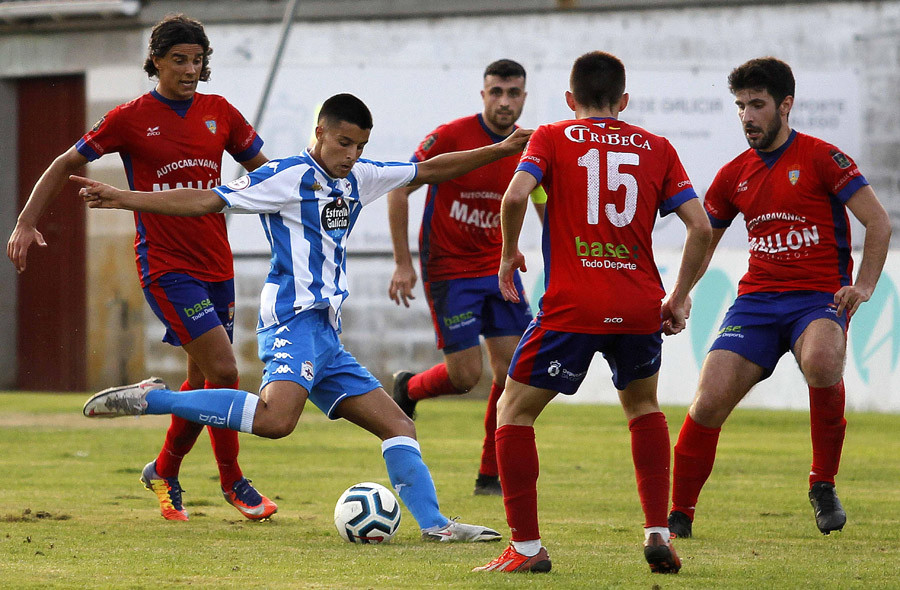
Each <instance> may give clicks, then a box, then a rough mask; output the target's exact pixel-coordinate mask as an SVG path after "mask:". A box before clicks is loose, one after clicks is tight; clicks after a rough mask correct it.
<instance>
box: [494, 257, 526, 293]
mask: <svg viewBox="0 0 900 590" xmlns="http://www.w3.org/2000/svg"><path fill="white" fill-rule="evenodd" d="M519 269H521V271H522V272H527V271H528V269H527V268H525V255H524V254H522V252H520V251H518V250H516V254H515V255H514V256H513V257H512V258H507V257H505V256H504V257H502V258H501V259H500V271H499V272H498V273H497V281H498V283H499V284H500V294H501V295H503V298H504V299H506V300H507V301H512V302H513V303H518V302H519V291H518V289H516V284H515V282H514V281H513V279H514V278H515V276H516V270H519Z"/></svg>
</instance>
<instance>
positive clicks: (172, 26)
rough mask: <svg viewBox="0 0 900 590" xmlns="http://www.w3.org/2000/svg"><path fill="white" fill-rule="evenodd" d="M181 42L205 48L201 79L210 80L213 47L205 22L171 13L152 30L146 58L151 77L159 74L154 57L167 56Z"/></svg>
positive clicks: (146, 66)
mask: <svg viewBox="0 0 900 590" xmlns="http://www.w3.org/2000/svg"><path fill="white" fill-rule="evenodd" d="M180 43H189V44H192V45H199V46H200V47H201V48H202V49H203V67H202V69H201V70H200V81H201V82H206V81H207V80H209V56H210V55H212V47H210V46H209V39H208V38H207V37H206V32H205V31H204V30H203V23H201V22H200V21H198V20H195V19H192V18H190V17H188V16H185V15H183V14H169V15H166V17H165V18H164V19H162V20H161V21H159V22H158V23H156V25H154V27H153V30H152V31H151V32H150V43H149V44H148V46H147V49H148V53H147V59H146V60H144V71H145V72H147V75H148V76H150V77H151V78H152V77H154V76H158V75H159V70H157V69H156V66H155V65H154V64H153V58H154V57H163V56H165V55H166V54H167V53H168V52H169V50H170V49H172V47H173V46H175V45H178V44H180Z"/></svg>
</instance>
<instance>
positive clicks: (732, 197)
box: [704, 131, 868, 295]
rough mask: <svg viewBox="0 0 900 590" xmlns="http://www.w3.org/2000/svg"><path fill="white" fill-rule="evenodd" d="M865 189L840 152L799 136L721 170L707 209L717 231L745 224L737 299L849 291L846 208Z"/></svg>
mask: <svg viewBox="0 0 900 590" xmlns="http://www.w3.org/2000/svg"><path fill="white" fill-rule="evenodd" d="M867 184H868V182H867V181H866V179H865V177H863V175H862V174H861V173H860V171H859V168H857V166H856V164H855V163H854V162H853V160H851V159H850V158H849V157H848V156H846V155H845V154H844V153H843V152H841V151H840V150H838V149H837V148H836V147H834V146H833V145H831V144H829V143H827V142H825V141H822V140H820V139H817V138H815V137H812V136H810V135H804V134H803V133H797V132H796V131H791V135H790V137H789V138H788V140H787V141H786V142H785V144H784V145H783V146H781V147H780V148H778V149H777V150H775V151H772V152H760V151H758V150H755V149H748V150H747V151H745V152H744V153H742V154H741V155H739V156H738V157H737V158H735V159H734V160H732V161H731V162H729V163H728V164H726V165H725V166H723V167H722V169H721V170H719V173H718V174H717V175H716V178H715V179H714V180H713V182H712V184H711V185H710V187H709V190H708V191H707V193H706V197H705V203H704V206H705V207H706V212H707V215H708V216H709V219H710V223H711V224H712V226H713V227H714V228H724V227H728V226H729V225H730V224H731V222H732V221H733V220H734V218H735V217H736V216H737V214H738V213H741V214H743V216H744V221H745V223H746V225H747V236H748V238H749V240H750V264H749V268H748V270H747V273H746V274H745V275H744V276H743V278H742V279H741V282H740V284H739V286H738V294H739V295H743V294H745V293H754V292H759V291H766V292H783V291H824V292H829V293H834V292H836V291H837V290H838V289H840V288H841V287H842V286H845V285H850V284H851V283H852V272H853V259H852V258H851V257H850V223H849V219H848V216H847V208H846V206H845V204H846V202H847V201H848V200H849V199H850V197H852V196H853V195H854V194H855V193H856V191H857V190H859V189H860V188H862V187H863V186H866V185H867Z"/></svg>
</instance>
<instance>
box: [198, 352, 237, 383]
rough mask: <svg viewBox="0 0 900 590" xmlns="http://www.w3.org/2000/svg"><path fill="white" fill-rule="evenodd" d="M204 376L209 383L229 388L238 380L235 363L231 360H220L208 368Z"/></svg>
mask: <svg viewBox="0 0 900 590" xmlns="http://www.w3.org/2000/svg"><path fill="white" fill-rule="evenodd" d="M204 376H205V377H206V380H207V381H208V382H209V383H212V384H215V385H218V386H221V387H229V386H231V385H232V384H234V383H237V380H238V368H237V362H236V361H235V360H234V359H233V358H232V359H221V360H219V361H217V362H216V363H215V364H214V365H213V366H212V367H209V368H208V369H207V371H206V372H204Z"/></svg>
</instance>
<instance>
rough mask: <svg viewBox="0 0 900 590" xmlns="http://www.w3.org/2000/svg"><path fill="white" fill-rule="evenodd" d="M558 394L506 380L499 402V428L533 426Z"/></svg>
mask: <svg viewBox="0 0 900 590" xmlns="http://www.w3.org/2000/svg"><path fill="white" fill-rule="evenodd" d="M554 397H556V392H555V391H553V390H551V389H544V388H541V387H535V386H533V385H528V384H526V383H520V382H519V381H516V380H515V379H513V378H512V377H507V378H506V387H505V388H504V390H503V395H501V396H500V400H499V401H498V402H497V427H500V426H504V425H506V424H514V425H517V426H532V425H533V424H534V421H535V420H537V417H538V416H539V415H540V414H541V412H542V411H544V408H545V407H547V404H549V403H550V402H551V401H552V400H553V398H554Z"/></svg>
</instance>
